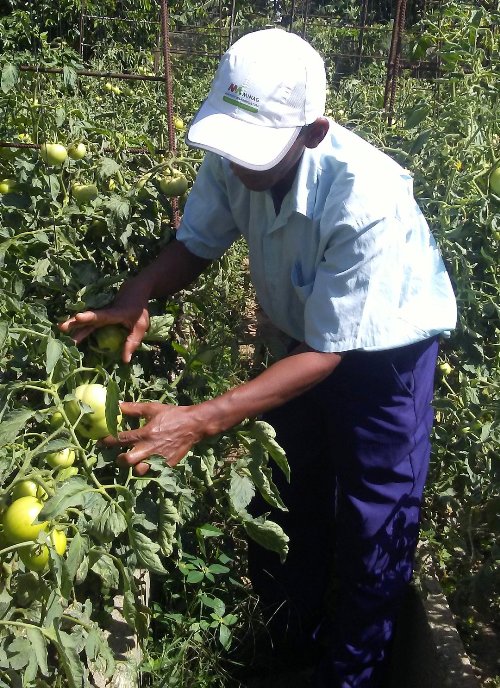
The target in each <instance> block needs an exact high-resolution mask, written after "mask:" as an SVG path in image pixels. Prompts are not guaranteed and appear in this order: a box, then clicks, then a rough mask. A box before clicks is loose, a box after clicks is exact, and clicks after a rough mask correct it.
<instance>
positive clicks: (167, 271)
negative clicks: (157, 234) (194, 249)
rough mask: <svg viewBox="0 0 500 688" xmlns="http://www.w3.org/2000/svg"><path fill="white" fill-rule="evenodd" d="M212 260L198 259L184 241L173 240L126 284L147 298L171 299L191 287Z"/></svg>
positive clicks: (128, 287)
mask: <svg viewBox="0 0 500 688" xmlns="http://www.w3.org/2000/svg"><path fill="white" fill-rule="evenodd" d="M210 263H211V261H210V260H206V259H205V258H200V257H199V256H195V255H194V254H193V253H191V251H189V250H188V249H187V248H186V247H185V246H184V244H183V243H182V242H180V241H177V240H176V239H174V240H173V241H171V242H170V243H169V244H167V246H166V247H165V248H164V250H163V251H162V252H161V253H160V254H159V255H158V256H157V258H155V260H154V261H153V262H152V263H150V264H149V265H148V266H147V267H145V268H143V269H142V270H141V272H139V274H138V275H137V276H135V277H132V278H131V279H130V280H127V282H125V285H126V286H127V289H130V288H133V289H134V290H137V292H138V293H141V294H143V295H144V296H145V297H146V298H147V299H154V298H162V297H168V296H172V294H176V293H177V292H179V291H180V290H181V289H184V288H185V287H187V286H189V285H190V284H191V283H192V282H194V280H195V279H196V278H197V277H198V276H199V275H200V274H201V273H202V272H203V271H204V270H205V269H206V268H207V267H208V266H209V265H210Z"/></svg>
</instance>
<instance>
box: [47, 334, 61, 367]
mask: <svg viewBox="0 0 500 688" xmlns="http://www.w3.org/2000/svg"><path fill="white" fill-rule="evenodd" d="M62 353H63V345H62V342H61V341H60V340H59V339H55V337H52V336H50V337H49V339H48V341H47V351H46V354H45V370H46V371H47V375H50V374H51V373H52V371H53V370H54V368H55V367H56V365H57V363H58V361H59V359H60V358H61V356H62Z"/></svg>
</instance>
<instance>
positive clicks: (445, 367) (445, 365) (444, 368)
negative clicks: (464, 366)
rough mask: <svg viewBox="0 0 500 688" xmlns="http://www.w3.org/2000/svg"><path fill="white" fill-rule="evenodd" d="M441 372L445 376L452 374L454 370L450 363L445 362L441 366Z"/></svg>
mask: <svg viewBox="0 0 500 688" xmlns="http://www.w3.org/2000/svg"><path fill="white" fill-rule="evenodd" d="M439 370H440V371H441V372H442V373H443V375H449V374H450V373H451V372H452V370H453V368H452V367H451V365H450V364H449V363H447V362H446V361H445V362H444V363H440V364H439Z"/></svg>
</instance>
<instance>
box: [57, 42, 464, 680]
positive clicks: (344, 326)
mask: <svg viewBox="0 0 500 688" xmlns="http://www.w3.org/2000/svg"><path fill="white" fill-rule="evenodd" d="M325 93H326V78H325V69H324V65H323V61H322V59H321V57H320V56H319V55H318V53H317V52H316V51H315V50H314V49H313V48H312V47H311V46H310V45H309V44H308V43H307V42H306V41H304V40H303V39H301V38H299V37H298V36H296V35H294V34H291V33H287V32H285V31H283V30H281V29H266V30H263V31H257V32H254V33H251V34H248V35H246V36H244V37H243V38H241V39H240V40H239V41H237V42H236V43H235V44H234V45H233V46H232V47H231V48H230V49H229V50H228V52H227V53H226V54H225V55H224V56H223V58H222V60H221V64H220V65H219V68H218V70H217V73H216V76H215V79H214V82H213V84H212V88H211V91H210V93H209V95H208V97H207V99H206V101H205V102H204V103H203V105H202V106H201V108H200V110H199V112H198V113H197V115H196V116H195V118H194V120H193V123H192V124H191V126H190V128H189V132H188V135H187V142H188V144H190V145H192V146H196V147H200V148H202V149H205V150H207V151H209V152H208V153H207V154H206V156H205V159H204V162H203V164H202V165H201V167H200V170H199V173H198V177H197V180H196V182H195V184H194V186H193V189H192V191H191V194H190V197H189V200H188V202H187V204H186V208H185V213H184V216H183V220H182V223H181V226H180V228H179V230H178V232H177V236H176V239H175V240H174V241H173V242H171V243H170V244H168V246H167V247H166V248H165V250H164V251H163V252H162V253H161V255H159V257H158V258H157V259H156V260H155V261H154V262H153V263H152V264H150V265H149V266H147V267H146V268H144V269H143V270H142V272H140V273H139V275H137V276H136V277H133V278H132V279H130V280H129V281H127V282H126V283H125V284H124V285H123V286H122V287H121V289H120V291H119V293H118V295H117V298H116V300H115V301H114V303H113V304H112V305H111V306H109V307H107V308H105V309H102V310H99V311H87V312H84V313H79V314H77V315H75V316H74V317H72V318H70V319H69V320H67V321H66V322H65V323H64V324H62V325H61V329H62V330H63V331H65V332H70V333H72V334H73V336H74V338H75V341H77V342H79V341H81V340H82V339H83V338H84V337H86V336H87V335H88V334H89V333H90V332H91V331H92V330H93V329H95V328H97V327H102V326H103V325H106V324H110V323H122V324H124V325H125V326H126V327H127V328H128V330H129V332H130V334H129V337H128V339H127V342H126V344H125V347H124V353H123V358H124V360H125V361H129V360H130V358H131V355H132V353H133V351H134V350H135V349H136V348H137V346H138V345H139V343H140V341H141V339H142V337H143V336H144V333H145V332H146V330H147V328H148V322H149V318H148V302H149V300H150V299H151V298H156V297H165V296H169V295H172V294H174V293H175V292H177V291H179V290H181V289H182V288H184V287H186V286H187V285H188V284H190V283H191V282H192V281H193V280H194V279H196V277H198V276H199V275H200V273H201V272H202V271H203V270H205V269H206V268H207V266H208V265H209V264H210V263H211V262H212V261H213V260H216V259H218V258H219V257H220V256H221V255H222V254H223V252H224V251H225V250H226V249H227V248H228V247H229V246H230V245H231V243H232V242H233V241H234V240H235V239H237V238H238V237H239V236H240V235H241V234H243V235H244V236H245V238H246V240H247V242H248V247H249V255H250V270H251V276H252V279H253V282H254V285H255V289H256V293H257V297H258V299H259V302H260V305H261V306H262V308H263V309H264V311H265V312H266V313H267V315H268V316H269V317H270V319H271V320H272V322H273V323H274V324H275V325H276V326H277V327H278V328H279V329H280V330H282V331H283V332H285V333H286V334H287V335H289V337H290V338H291V339H292V340H293V341H295V344H294V345H293V346H292V347H291V349H290V352H289V355H288V356H286V357H284V358H283V359H281V360H279V361H277V362H276V363H274V364H273V365H271V366H270V367H269V368H268V369H267V370H266V371H264V372H263V373H262V374H260V375H259V376H257V377H256V378H255V379H253V380H251V381H250V382H248V383H245V384H243V385H240V386H238V387H236V388H234V389H232V390H230V391H228V392H227V393H225V394H223V395H221V396H219V397H217V398H214V399H209V400H207V401H205V402H203V403H200V404H197V405H194V406H190V407H175V406H168V405H163V404H159V403H148V404H132V403H124V404H122V411H123V412H124V413H125V414H127V415H131V416H143V417H145V418H146V419H147V421H148V422H147V424H146V425H145V426H143V427H141V428H139V429H137V430H130V431H125V432H121V433H119V437H118V439H117V440H115V439H113V438H108V440H107V442H108V444H110V445H120V446H124V447H126V448H128V451H125V452H123V453H122V454H120V456H119V458H118V460H119V462H121V463H122V464H123V465H125V466H135V471H136V472H137V473H139V474H144V473H145V472H146V471H147V469H148V465H147V463H146V460H147V458H148V457H149V456H150V455H152V454H160V455H162V456H164V457H165V459H166V461H167V463H168V464H169V465H171V466H175V465H176V464H177V463H178V462H179V461H180V460H181V459H182V458H183V457H184V456H185V455H186V454H187V452H188V451H189V450H190V449H191V447H192V446H193V445H194V444H195V443H196V442H198V441H199V440H201V439H203V438H205V437H210V436H213V435H216V434H218V433H220V432H222V431H224V430H227V429H228V428H230V427H232V426H233V425H235V424H237V423H239V422H241V421H242V420H244V419H245V418H251V417H255V416H261V415H262V414H267V415H266V416H265V417H266V418H267V419H268V420H269V422H271V423H272V424H273V426H274V427H275V429H276V430H277V439H278V441H279V442H280V443H281V444H282V446H283V447H284V448H285V450H286V451H287V455H288V459H289V462H290V465H291V475H292V478H291V482H290V484H289V485H287V484H281V483H280V485H279V487H280V489H281V491H282V495H283V498H284V501H285V503H286V504H287V506H288V509H289V512H288V513H287V514H286V515H285V516H284V517H283V518H282V519H281V523H282V524H283V525H284V527H285V530H286V532H287V533H288V535H289V536H290V554H289V557H288V560H287V562H286V564H285V565H281V564H280V563H279V562H278V561H277V557H276V556H275V555H273V554H271V555H268V553H267V552H265V551H264V550H262V549H257V548H254V547H251V548H250V566H251V574H252V578H253V580H254V583H255V586H256V589H257V591H258V592H259V594H260V595H261V597H262V600H263V603H264V604H265V605H267V606H268V607H269V609H278V610H279V612H278V613H277V614H276V615H275V616H274V617H273V624H274V625H275V627H276V629H277V630H278V633H281V634H282V637H284V633H285V631H286V630H287V629H288V630H289V631H290V633H291V638H290V640H291V641H292V642H293V641H295V642H296V643H297V644H301V643H304V644H305V643H307V641H308V639H309V638H310V637H311V634H312V633H313V632H315V634H316V637H319V636H321V637H322V638H323V644H324V656H323V658H322V660H321V662H320V663H319V664H318V669H317V671H316V675H315V679H314V680H315V686H317V687H323V686H341V687H342V688H347V687H356V688H359V687H361V686H370V687H373V688H374V687H375V686H379V685H380V682H381V681H382V676H383V667H384V660H385V658H386V657H387V651H388V648H389V644H390V641H391V638H392V635H393V627H394V620H395V615H396V612H397V608H398V603H399V601H400V600H401V597H402V595H403V593H404V591H405V589H406V587H407V584H408V581H409V580H410V577H411V574H412V559H413V553H414V549H415V545H416V540H417V535H418V521H419V510H420V502H421V497H422V491H423V487H424V482H425V478H426V474H427V466H428V460H429V453H430V446H429V435H430V431H431V425H432V410H431V399H432V391H433V376H434V368H435V363H436V356H437V347H438V342H437V338H438V336H439V335H440V333H443V332H446V331H448V330H450V329H452V328H453V327H454V326H455V320H456V309H455V299H454V296H453V291H452V288H451V285H450V281H449V278H448V275H447V273H446V270H445V268H444V266H443V262H442V260H441V257H440V255H439V252H438V250H437V248H436V245H435V243H434V241H433V239H432V237H431V235H430V233H429V230H428V227H427V224H426V222H425V220H424V218H423V216H422V214H421V212H420V211H419V209H418V207H417V205H416V203H415V200H414V198H413V193H412V184H411V177H410V175H409V173H408V172H407V171H406V170H404V169H402V168H401V167H400V166H399V165H397V164H396V163H395V162H394V161H393V160H391V159H390V158H389V157H387V156H386V155H384V154H383V153H381V152H380V151H378V150H376V149H375V148H374V147H373V146H371V145H370V144H368V143H367V142H366V141H364V140H363V139H361V138H359V137H357V136H356V135H355V134H353V133H352V132H349V131H348V130H346V129H344V128H343V127H341V126H340V125H338V124H336V123H335V122H333V121H330V120H328V119H327V118H325V117H324V106H325ZM334 523H335V534H334V533H333V524H334ZM330 552H331V553H332V556H330ZM332 562H333V571H334V573H335V580H336V587H337V590H336V594H335V595H334V596H333V597H334V599H333V602H332V604H331V614H330V617H331V618H330V619H328V616H329V614H328V608H327V605H326V604H325V595H326V594H327V592H328V588H329V580H331V574H332ZM330 592H332V591H330Z"/></svg>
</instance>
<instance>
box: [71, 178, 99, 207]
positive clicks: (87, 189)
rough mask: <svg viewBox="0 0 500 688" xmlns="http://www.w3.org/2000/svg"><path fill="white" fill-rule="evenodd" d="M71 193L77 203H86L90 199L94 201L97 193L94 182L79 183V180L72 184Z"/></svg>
mask: <svg viewBox="0 0 500 688" xmlns="http://www.w3.org/2000/svg"><path fill="white" fill-rule="evenodd" d="M71 193H72V194H73V197H74V199H75V201H76V202H77V203H78V205H86V204H87V203H90V201H94V200H95V199H96V198H97V196H98V195H99V191H98V189H97V186H96V185H95V184H80V183H79V182H75V183H74V184H73V185H72V187H71Z"/></svg>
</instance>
